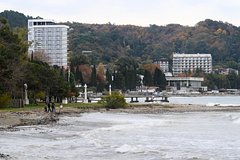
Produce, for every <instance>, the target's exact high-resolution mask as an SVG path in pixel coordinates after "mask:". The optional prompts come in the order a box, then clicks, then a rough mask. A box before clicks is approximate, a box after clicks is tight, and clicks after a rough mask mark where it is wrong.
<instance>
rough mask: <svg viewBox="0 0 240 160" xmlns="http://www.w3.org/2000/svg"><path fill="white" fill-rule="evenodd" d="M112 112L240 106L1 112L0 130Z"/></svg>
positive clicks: (216, 109) (224, 109)
mask: <svg viewBox="0 0 240 160" xmlns="http://www.w3.org/2000/svg"><path fill="white" fill-rule="evenodd" d="M91 112H110V113H130V114H163V113H169V112H173V113H174V112H175V113H182V112H240V106H206V105H191V104H188V105H183V104H142V105H129V106H128V107H127V108H120V109H109V110H106V108H97V109H88V108H77V107H64V108H63V109H62V111H61V113H58V112H56V113H46V112H44V111H43V109H42V110H41V109H39V110H34V111H19V112H14V111H9V112H0V132H1V131H16V130H18V129H17V127H18V126H30V125H47V124H54V123H56V122H57V121H58V120H59V118H60V117H61V116H79V115H80V114H81V113H91Z"/></svg>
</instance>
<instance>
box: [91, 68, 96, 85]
mask: <svg viewBox="0 0 240 160" xmlns="http://www.w3.org/2000/svg"><path fill="white" fill-rule="evenodd" d="M91 86H92V87H97V71H96V66H95V65H94V66H93V67H92V74H91Z"/></svg>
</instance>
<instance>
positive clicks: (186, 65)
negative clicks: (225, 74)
mask: <svg viewBox="0 0 240 160" xmlns="http://www.w3.org/2000/svg"><path fill="white" fill-rule="evenodd" d="M197 69H201V70H202V71H204V72H205V73H211V72H212V56H211V54H178V53H173V75H178V74H179V73H183V72H185V71H194V70H197Z"/></svg>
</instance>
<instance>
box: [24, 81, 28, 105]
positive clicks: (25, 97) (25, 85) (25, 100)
mask: <svg viewBox="0 0 240 160" xmlns="http://www.w3.org/2000/svg"><path fill="white" fill-rule="evenodd" d="M23 86H24V95H25V96H24V104H25V105H26V104H29V99H28V94H27V87H28V86H27V84H26V83H24V85H23Z"/></svg>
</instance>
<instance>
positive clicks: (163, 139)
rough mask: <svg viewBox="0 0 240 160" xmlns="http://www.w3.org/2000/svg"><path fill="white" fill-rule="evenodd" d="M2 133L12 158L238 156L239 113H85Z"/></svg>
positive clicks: (3, 147)
mask: <svg viewBox="0 0 240 160" xmlns="http://www.w3.org/2000/svg"><path fill="white" fill-rule="evenodd" d="M19 129H20V130H19V131H14V132H7V131H4V132H0V153H2V154H8V155H10V156H11V157H12V159H24V160H32V159H51V160H58V159H59V160H60V159H66V160H68V159H70V160H75V159H79V160H128V159H129V160H239V159H240V138H239V134H240V113H238V112H190V113H165V114H128V113H108V112H106V113H84V114H81V115H79V116H76V117H67V116H65V117H62V118H61V119H60V121H59V122H58V123H57V124H53V125H46V126H25V127H19Z"/></svg>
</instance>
